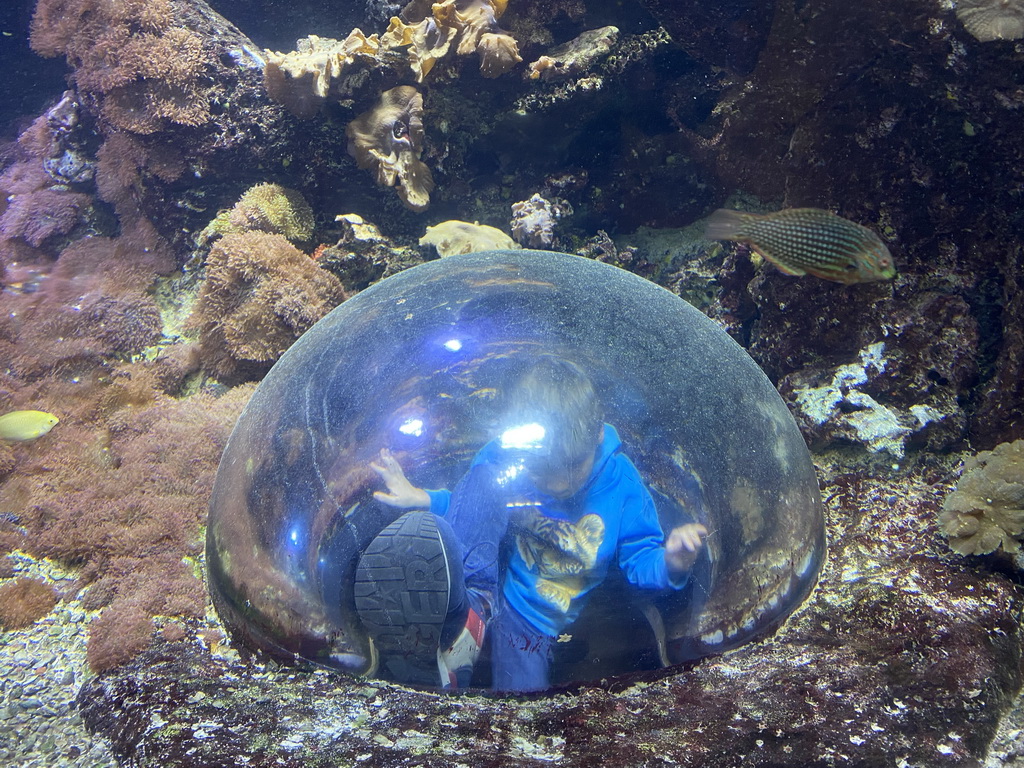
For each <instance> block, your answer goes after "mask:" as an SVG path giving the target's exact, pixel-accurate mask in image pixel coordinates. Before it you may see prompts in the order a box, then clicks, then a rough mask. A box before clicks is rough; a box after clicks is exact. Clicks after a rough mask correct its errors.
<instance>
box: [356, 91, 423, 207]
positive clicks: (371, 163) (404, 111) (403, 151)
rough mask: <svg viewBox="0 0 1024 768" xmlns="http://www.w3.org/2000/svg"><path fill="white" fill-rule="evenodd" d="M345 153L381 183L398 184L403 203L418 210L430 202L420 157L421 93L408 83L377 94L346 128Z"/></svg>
mask: <svg viewBox="0 0 1024 768" xmlns="http://www.w3.org/2000/svg"><path fill="white" fill-rule="evenodd" d="M346 133H347V134H348V152H349V154H350V155H352V156H353V157H354V158H355V159H356V165H358V166H359V167H360V168H362V169H364V170H369V171H371V172H372V173H373V175H374V177H375V178H376V180H377V183H378V184H380V185H382V186H387V187H393V186H395V185H396V184H397V185H398V190H397V191H398V196H399V197H400V198H401V199H402V202H403V203H405V205H406V206H407V207H408V208H410V209H412V210H414V211H422V210H424V209H425V208H426V207H427V206H428V205H429V204H430V192H431V190H432V189H433V188H434V179H433V177H432V176H431V174H430V169H429V168H428V167H427V166H426V164H424V163H423V162H422V161H421V160H420V155H421V154H422V153H423V96H421V95H420V92H419V91H417V90H416V89H415V88H413V87H412V86H409V85H400V86H398V87H397V88H392V89H391V90H389V91H384V93H382V94H381V95H380V99H379V100H378V101H377V104H376V105H375V106H374V107H373V108H372V109H370V110H369V111H368V112H364V113H363V114H362V115H360V116H359V117H357V118H356V119H355V120H353V121H352V122H351V123H349V125H348V128H347V129H346Z"/></svg>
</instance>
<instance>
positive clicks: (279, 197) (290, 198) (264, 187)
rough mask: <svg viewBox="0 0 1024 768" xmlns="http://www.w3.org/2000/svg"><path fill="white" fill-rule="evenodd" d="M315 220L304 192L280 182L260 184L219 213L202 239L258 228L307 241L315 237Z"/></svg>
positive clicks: (289, 238) (293, 240) (300, 241)
mask: <svg viewBox="0 0 1024 768" xmlns="http://www.w3.org/2000/svg"><path fill="white" fill-rule="evenodd" d="M313 224H314V221H313V209H312V208H310V207H309V203H307V202H306V198H304V197H303V196H302V194H301V193H300V192H297V191H296V190H294V189H288V188H287V187H282V186H281V185H280V184H257V185H256V186H254V187H250V188H249V189H248V190H247V191H246V192H245V194H244V195H242V197H241V198H240V199H239V201H238V202H237V203H235V204H234V206H233V207H232V208H230V209H229V210H227V211H222V212H221V213H219V214H217V218H216V219H214V220H213V221H211V222H210V224H209V225H208V226H207V227H206V229H204V230H203V231H202V233H201V234H200V240H202V241H205V240H208V239H209V238H211V237H214V236H217V235H227V234H230V233H232V232H253V231H258V232H268V233H273V234H278V235H283V236H284V237H286V238H287V239H288V240H291V241H292V242H295V243H303V242H306V241H308V240H309V239H310V238H312V237H313Z"/></svg>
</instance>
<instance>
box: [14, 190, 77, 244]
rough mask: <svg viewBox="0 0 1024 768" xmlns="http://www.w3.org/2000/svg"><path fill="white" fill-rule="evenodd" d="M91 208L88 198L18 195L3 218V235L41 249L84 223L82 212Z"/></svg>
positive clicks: (50, 192) (57, 194)
mask: <svg viewBox="0 0 1024 768" xmlns="http://www.w3.org/2000/svg"><path fill="white" fill-rule="evenodd" d="M88 205H89V196H88V195H81V194H77V193H74V192H60V191H58V190H55V189H39V190H36V191H35V192H29V193H28V194H22V195H14V196H13V199H12V200H11V202H10V205H9V206H8V208H7V210H6V211H4V213H3V216H0V235H2V236H3V237H4V238H14V237H18V238H21V239H22V240H24V241H25V242H27V243H28V244H29V245H31V246H32V247H34V248H38V247H39V246H41V245H42V244H43V243H44V242H46V241H47V240H50V239H52V238H54V237H59V236H61V235H66V234H68V232H70V231H71V230H72V229H74V228H75V226H76V225H77V224H78V223H79V222H80V221H81V219H82V209H83V208H85V207H87V206H88Z"/></svg>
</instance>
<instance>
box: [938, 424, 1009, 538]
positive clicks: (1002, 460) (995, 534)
mask: <svg viewBox="0 0 1024 768" xmlns="http://www.w3.org/2000/svg"><path fill="white" fill-rule="evenodd" d="M939 525H940V527H941V529H942V532H943V533H945V535H946V536H947V537H949V546H950V547H952V548H953V549H954V550H956V551H957V552H959V553H960V554H962V555H984V554H988V553H990V552H995V551H996V550H997V549H1001V550H1002V551H1003V552H1007V553H1010V554H1015V553H1017V552H1018V551H1019V550H1020V540H1021V533H1022V532H1024V440H1016V441H1014V442H1012V443H1002V444H1000V445H997V446H996V447H995V448H994V449H993V450H991V451H982V452H981V453H978V454H977V455H975V456H972V457H970V458H968V459H967V460H966V461H965V462H964V471H963V475H962V476H961V477H960V481H959V482H958V483H957V484H956V488H955V489H954V490H953V492H952V493H951V494H949V496H947V497H946V500H945V501H944V502H943V504H942V513H941V514H940V515H939Z"/></svg>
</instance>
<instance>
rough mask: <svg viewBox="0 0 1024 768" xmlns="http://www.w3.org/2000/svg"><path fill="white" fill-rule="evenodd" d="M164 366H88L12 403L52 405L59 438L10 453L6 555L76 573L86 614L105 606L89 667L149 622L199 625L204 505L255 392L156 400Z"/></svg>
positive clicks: (110, 659) (4, 485)
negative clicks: (13, 552)
mask: <svg viewBox="0 0 1024 768" xmlns="http://www.w3.org/2000/svg"><path fill="white" fill-rule="evenodd" d="M161 367H162V366H161V364H160V363H159V362H155V363H148V362H147V363H133V364H130V365H122V366H119V367H113V366H111V365H109V364H108V365H106V366H103V365H102V364H96V365H95V367H87V366H81V367H80V368H79V369H78V370H79V373H78V375H76V376H74V377H62V376H56V377H47V378H44V379H40V380H39V381H38V382H36V383H34V384H30V385H24V386H23V387H22V389H21V390H20V391H19V398H20V399H22V398H23V399H31V400H32V401H34V402H39V403H52V404H54V407H55V408H57V409H59V411H60V414H61V425H60V426H61V429H60V430H54V432H52V433H51V435H50V436H49V437H48V441H49V442H47V443H46V444H45V445H44V444H42V443H36V444H34V446H35V447H34V448H33V449H32V452H29V449H19V452H18V453H16V458H17V460H18V463H17V467H16V469H15V471H14V472H12V473H11V474H10V475H8V476H7V477H5V478H0V480H2V482H0V509H3V510H4V511H5V512H7V513H8V514H9V515H10V516H12V518H13V519H15V520H17V527H11V528H10V529H8V528H6V527H0V541H2V543H3V544H4V546H6V547H8V548H20V549H22V550H24V551H26V552H28V553H29V554H31V555H33V556H34V557H38V558H44V557H45V558H51V559H54V560H57V561H59V562H62V563H65V564H69V565H74V566H76V568H77V570H78V572H79V574H80V582H81V585H82V586H85V585H89V584H90V583H91V586H90V587H89V589H88V590H87V591H86V592H85V603H86V605H87V606H88V607H89V608H92V609H95V608H101V607H104V606H106V607H107V610H106V611H105V612H104V614H103V617H101V619H100V620H98V621H96V622H94V623H93V624H92V625H91V626H90V629H89V632H90V650H89V654H90V661H91V662H93V665H94V666H95V667H96V668H107V667H108V666H109V665H110V664H114V663H118V662H119V661H121V660H123V659H126V658H128V656H129V655H130V654H131V653H134V652H136V651H137V650H139V648H141V647H143V645H144V643H142V641H143V640H144V639H145V638H148V636H149V631H150V630H149V629H147V628H146V625H147V622H148V621H149V616H153V615H165V616H185V617H198V616H201V615H202V613H203V610H204V605H205V591H204V588H203V584H202V582H201V581H200V579H199V578H197V571H196V568H195V564H194V563H195V558H197V557H198V555H199V553H200V551H201V546H202V545H201V524H202V521H203V520H204V518H205V514H206V502H205V499H206V497H207V496H208V495H209V492H210V488H211V487H212V484H213V477H214V474H215V472H216V468H217V463H218V461H219V458H220V453H221V451H222V450H223V447H224V445H225V443H226V442H227V437H228V434H229V432H230V430H231V427H232V425H233V424H234V421H235V419H236V418H237V416H238V413H239V412H240V411H241V408H242V406H243V405H244V403H245V401H246V399H247V398H248V396H249V395H250V394H251V392H252V388H251V387H238V388H236V389H234V390H232V391H231V392H230V393H228V394H226V395H224V396H222V397H220V398H215V397H213V396H212V395H210V394H208V393H202V394H198V395H193V396H191V397H188V398H184V399H180V400H178V399H174V398H171V397H169V396H168V395H166V394H164V392H163V391H162V390H161V379H160V369H161ZM20 399H19V402H20V401H21V400H20ZM129 630H130V631H129ZM122 635H124V636H125V637H127V638H129V639H131V640H132V641H133V642H127V643H122V641H123V639H124V638H122ZM135 640H138V641H139V643H135V642H134V641H135ZM122 644H123V645H124V648H123V650H120V651H116V652H115V650H114V649H115V648H116V647H117V646H119V645H122ZM94 660H95V661H94Z"/></svg>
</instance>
